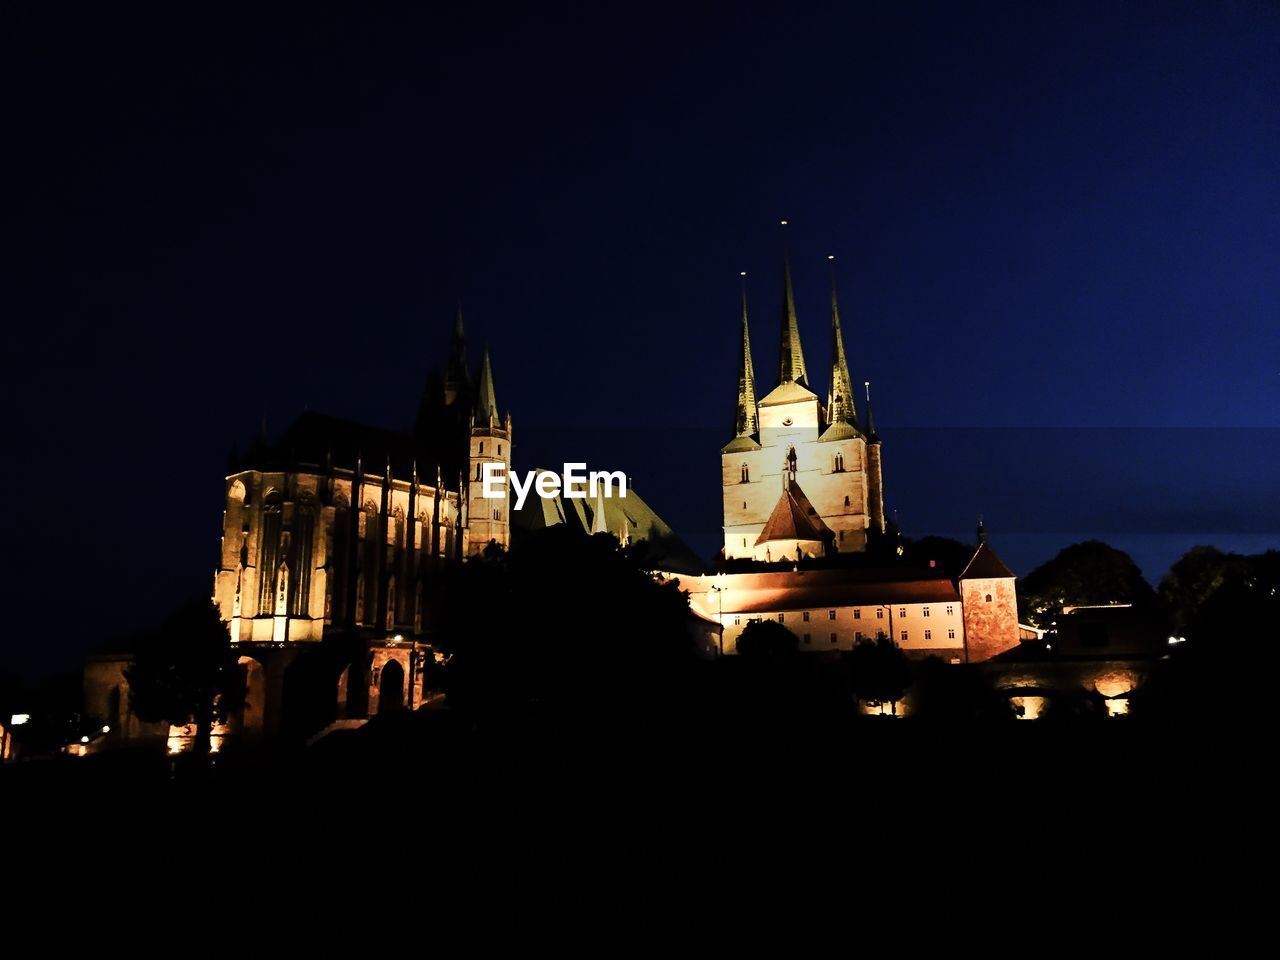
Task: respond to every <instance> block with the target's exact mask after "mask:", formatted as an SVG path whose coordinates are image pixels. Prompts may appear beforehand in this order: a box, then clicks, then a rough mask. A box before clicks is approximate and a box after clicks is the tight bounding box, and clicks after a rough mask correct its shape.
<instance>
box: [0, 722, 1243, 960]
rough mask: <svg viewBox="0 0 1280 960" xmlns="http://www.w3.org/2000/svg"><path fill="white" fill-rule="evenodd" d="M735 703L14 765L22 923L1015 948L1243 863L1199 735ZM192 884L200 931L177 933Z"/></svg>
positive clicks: (13, 846) (1167, 729) (1225, 763)
mask: <svg viewBox="0 0 1280 960" xmlns="http://www.w3.org/2000/svg"><path fill="white" fill-rule="evenodd" d="M748 706H749V705H744V704H742V703H726V702H725V701H724V700H723V699H719V700H714V701H708V702H706V703H703V704H701V705H698V704H692V705H689V704H686V705H684V706H678V707H677V708H676V709H669V708H667V707H665V706H664V705H663V704H654V705H653V710H652V712H651V714H649V715H647V716H641V717H635V718H633V722H630V723H617V722H610V723H609V724H608V725H607V726H605V725H597V724H596V723H595V722H594V721H593V718H592V717H591V716H589V715H581V714H570V715H561V716H551V715H546V714H545V713H542V712H539V711H538V710H536V709H533V710H529V711H526V712H524V713H522V714H520V715H518V716H516V715H508V716H505V717H502V718H500V719H493V720H487V721H477V720H476V719H475V718H473V717H469V716H468V715H466V714H465V713H463V712H460V711H439V712H420V713H417V714H413V715H408V714H400V715H396V716H390V717H383V718H378V719H375V720H373V721H371V722H370V723H369V724H368V726H366V727H365V728H363V729H361V730H359V731H355V732H346V733H337V734H334V735H332V736H330V737H329V738H327V739H325V740H323V741H321V742H320V743H319V744H317V745H316V746H315V747H313V748H311V749H309V750H305V751H293V752H289V753H283V754H278V755H267V754H258V755H257V756H249V755H246V756H242V757H239V758H236V757H232V756H227V757H223V758H219V760H218V762H217V763H216V764H215V766H214V767H213V769H212V770H210V771H207V772H199V771H194V770H193V771H183V770H179V772H178V775H177V776H176V777H173V776H171V772H170V764H169V762H168V761H161V760H157V758H156V757H155V755H154V754H153V753H152V754H146V755H142V754H136V755H130V754H128V753H118V754H115V755H103V756H100V757H89V758H85V759H83V760H67V761H57V762H49V763H45V764H39V763H32V764H26V765H18V766H14V767H11V768H8V769H5V770H4V771H3V778H4V783H3V786H4V792H5V797H6V799H7V801H8V811H9V813H8V817H7V820H8V823H9V824H10V825H11V826H12V825H20V829H18V830H15V831H13V832H12V833H11V834H10V840H9V843H8V845H7V849H8V850H9V851H10V856H9V857H8V858H7V864H8V868H9V869H11V870H12V871H13V873H14V875H15V876H20V877H21V878H22V883H21V886H20V889H18V890H15V891H14V898H15V899H12V900H11V903H13V902H20V901H22V900H23V899H24V898H28V897H29V898H31V899H32V900H33V901H38V900H41V899H42V898H46V899H45V903H46V904H47V903H48V900H47V898H50V897H53V898H63V897H66V896H67V895H68V894H67V891H68V890H69V889H71V890H74V891H75V893H76V895H77V896H80V897H81V898H82V900H83V901H84V904H85V905H88V906H90V907H92V908H94V909H100V910H106V911H107V912H108V913H110V914H111V915H112V916H114V917H116V918H117V919H122V918H126V917H127V918H139V919H144V920H146V919H148V918H151V919H160V918H163V917H167V918H168V920H169V921H170V922H177V923H179V924H191V923H194V924H196V928H199V927H200V925H201V924H213V925H214V926H219V925H221V926H225V925H226V924H228V923H234V922H238V921H234V920H232V919H229V916H231V914H235V911H236V910H241V909H251V906H250V905H255V904H256V905H257V906H256V908H254V909H259V910H265V911H266V915H267V916H268V917H272V918H276V919H277V921H278V922H285V921H284V919H283V918H290V919H289V920H288V922H289V923H301V924H304V925H310V929H311V934H312V935H315V934H316V933H317V932H318V931H322V930H323V929H324V927H323V924H325V923H331V922H336V921H335V920H334V918H330V917H322V916H316V915H315V911H316V910H317V906H318V905H321V904H332V905H333V909H335V910H338V911H340V915H341V916H342V917H345V918H348V919H347V920H344V921H343V923H347V922H356V920H355V918H358V917H365V916H367V915H368V914H367V912H366V911H368V910H374V911H375V913H376V914H377V915H379V916H381V915H382V911H384V910H387V909H390V908H389V907H388V906H387V904H388V898H390V901H391V902H392V903H394V904H395V907H394V909H395V910H397V911H401V910H402V911H406V914H405V916H406V917H419V916H421V917H431V918H434V919H432V921H431V922H432V923H433V924H435V925H439V924H442V923H444V922H445V918H447V917H448V918H454V919H456V918H457V917H459V916H461V915H462V913H463V912H471V911H479V912H480V913H482V914H486V915H489V916H490V917H492V918H496V917H502V918H504V920H503V922H504V923H505V922H507V921H508V920H509V919H510V918H511V917H513V916H515V915H516V914H519V915H521V916H527V917H530V918H531V919H529V920H527V922H528V923H530V924H532V925H533V926H530V927H528V928H527V929H528V930H532V929H533V927H534V926H537V927H543V928H546V927H551V928H555V927H556V926H557V925H558V924H563V923H571V924H573V925H575V926H576V925H579V924H581V923H582V922H584V921H585V920H586V919H587V918H591V919H592V920H593V921H594V922H601V923H608V922H611V921H610V919H609V918H618V917H630V918H631V921H630V922H634V921H635V918H636V916H637V915H643V916H645V917H647V920H645V923H644V925H645V926H646V927H650V928H652V927H654V926H655V925H663V924H667V923H672V922H674V921H675V920H677V919H687V918H694V917H698V916H702V915H709V916H714V917H717V918H720V919H724V918H727V917H729V916H745V917H747V918H750V917H752V916H754V915H755V913H756V910H757V909H762V910H764V911H765V912H764V913H762V914H760V915H759V916H758V917H756V919H755V921H752V922H759V921H763V920H764V919H765V918H773V919H774V920H777V919H779V918H780V917H783V916H803V915H805V914H807V913H808V912H810V911H815V910H816V911H818V912H819V914H820V915H821V916H822V917H823V918H824V919H823V921H822V922H824V923H826V922H833V921H835V920H837V919H838V918H844V920H843V921H841V922H845V923H870V922H873V921H875V922H877V923H882V922H883V921H884V918H885V917H886V916H887V915H888V914H886V913H885V911H893V912H894V913H895V914H901V913H907V914H912V915H917V916H929V917H935V918H936V917H942V916H954V917H957V918H964V917H967V918H968V921H966V922H977V920H978V918H980V917H985V918H987V922H998V924H999V926H1000V931H1001V933H1000V935H1001V936H1013V935H1015V933H1014V931H1016V930H1018V929H1020V928H1021V926H1022V925H1024V924H1035V923H1039V922H1041V921H1043V920H1046V919H1047V918H1052V917H1055V916H1056V917H1057V920H1056V922H1057V923H1059V924H1061V923H1063V918H1064V916H1066V917H1079V918H1087V920H1088V923H1089V924H1091V925H1093V926H1095V927H1096V928H1097V929H1099V930H1101V929H1102V928H1104V927H1108V926H1111V925H1116V924H1121V925H1124V924H1128V923H1129V922H1130V921H1132V920H1133V918H1136V917H1139V916H1143V915H1146V913H1147V911H1149V909H1150V908H1151V907H1152V906H1158V905H1166V906H1167V905H1168V904H1171V903H1178V904H1181V905H1182V907H1181V908H1180V909H1181V911H1182V917H1183V919H1184V920H1185V919H1186V918H1187V916H1189V913H1188V911H1200V910H1210V909H1213V905H1214V904H1215V903H1216V902H1217V899H1215V898H1220V897H1222V896H1224V895H1225V889H1226V888H1224V887H1222V886H1220V885H1217V884H1215V882H1214V878H1221V877H1223V876H1227V875H1228V874H1226V873H1225V872H1224V871H1226V870H1227V864H1228V863H1229V862H1230V860H1231V858H1232V857H1234V856H1235V855H1236V854H1237V852H1238V849H1239V845H1238V841H1237V839H1232V840H1228V839H1227V837H1228V836H1229V835H1230V833H1231V832H1232V830H1233V828H1234V824H1233V822H1232V821H1223V820H1222V819H1220V814H1218V813H1217V812H1215V811H1216V810H1217V809H1218V808H1219V801H1220V799H1221V797H1222V795H1223V794H1224V793H1227V794H1232V791H1234V790H1235V789H1236V788H1235V787H1234V786H1232V784H1233V782H1234V779H1235V777H1234V774H1233V772H1232V770H1233V764H1234V763H1235V762H1236V761H1235V760H1234V759H1233V757H1232V756H1231V753H1230V751H1224V750H1222V749H1220V747H1221V743H1222V742H1221V741H1220V740H1218V738H1217V737H1216V736H1211V735H1210V734H1209V733H1208V731H1207V730H1205V729H1199V728H1197V729H1195V730H1189V729H1187V728H1186V727H1185V726H1183V725H1177V724H1158V723H1142V722H1137V721H1133V720H1123V721H1101V722H1097V723H1083V724H1062V725H1055V724H1052V723H1025V722H1018V721H1007V722H990V723H981V722H978V723H951V724H935V723H929V722H927V721H921V720H914V719H907V720H901V719H888V718H885V719H880V718H866V717H856V716H853V715H852V714H843V715H842V714H841V713H840V712H839V711H832V710H829V709H825V708H824V709H817V710H810V709H807V708H806V707H805V705H803V704H799V703H794V702H793V703H770V702H768V701H767V700H761V701H760V702H759V703H758V704H756V705H755V709H749V708H748ZM1232 795H1234V794H1232ZM197 889H204V890H205V891H206V894H207V896H208V897H210V898H211V900H210V907H209V912H207V913H200V912H199V911H197V912H196V913H192V912H191V903H190V897H191V896H192V895H193V894H194V893H195V891H196V890H197ZM181 904H185V906H179V905H181ZM235 904H240V905H241V906H240V907H236V908H235V909H234V910H233V909H232V907H233V905H235ZM215 905H217V906H215ZM229 910H230V911H231V914H228V912H227V911H229ZM796 910H799V911H800V912H799V913H794V912H793V911H796ZM415 922H419V921H415ZM317 923H319V924H322V926H321V927H316V926H315V924H317ZM926 926H927V925H926ZM1066 926H1067V927H1068V928H1071V929H1074V930H1075V931H1076V932H1080V930H1079V928H1078V926H1076V925H1074V924H1073V923H1072V924H1067V925H1066ZM521 929H525V928H523V927H522V928H521ZM935 932H936V931H935ZM924 933H925V930H924V929H923V928H922V929H920V930H914V929H902V930H901V931H900V936H901V937H905V938H907V939H906V940H904V941H902V943H903V945H904V946H909V945H910V943H911V942H913V941H914V940H915V938H918V937H919V936H922V935H923V934H924Z"/></svg>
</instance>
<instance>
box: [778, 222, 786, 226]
mask: <svg viewBox="0 0 1280 960" xmlns="http://www.w3.org/2000/svg"><path fill="white" fill-rule="evenodd" d="M778 222H779V223H781V224H782V225H783V226H784V227H785V226H786V225H787V221H785V220H779V221H778Z"/></svg>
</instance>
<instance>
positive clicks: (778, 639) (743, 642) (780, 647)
mask: <svg viewBox="0 0 1280 960" xmlns="http://www.w3.org/2000/svg"><path fill="white" fill-rule="evenodd" d="M799 652H800V640H799V638H798V637H797V636H796V635H795V634H794V633H792V632H791V631H790V630H788V629H787V628H786V627H784V626H783V625H782V624H780V623H779V622H778V621H777V620H753V621H751V622H750V623H748V624H747V625H746V626H745V627H744V628H743V630H742V633H741V634H740V635H739V636H738V654H739V656H742V657H745V658H747V659H748V660H751V661H757V662H767V663H770V664H774V665H777V664H781V663H783V662H785V661H787V660H789V659H790V658H792V657H794V656H796V655H797V654H798V653H799Z"/></svg>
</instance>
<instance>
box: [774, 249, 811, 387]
mask: <svg viewBox="0 0 1280 960" xmlns="http://www.w3.org/2000/svg"><path fill="white" fill-rule="evenodd" d="M793 380H794V381H796V382H798V383H800V384H802V385H804V386H807V385H808V382H809V378H808V374H807V373H806V372H805V368H804V349H803V348H802V347H801V346H800V323H799V321H798V320H797V319H796V295H795V291H794V290H792V288H791V255H790V254H789V253H787V252H786V251H784V252H783V256H782V342H781V345H780V347H779V350H778V382H779V383H788V382H791V381H793Z"/></svg>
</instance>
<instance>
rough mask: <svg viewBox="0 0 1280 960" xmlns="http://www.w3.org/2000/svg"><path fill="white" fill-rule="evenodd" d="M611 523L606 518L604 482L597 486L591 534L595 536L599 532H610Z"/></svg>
mask: <svg viewBox="0 0 1280 960" xmlns="http://www.w3.org/2000/svg"><path fill="white" fill-rule="evenodd" d="M608 532H609V525H608V523H606V522H605V518H604V484H598V485H597V486H596V510H595V516H593V517H592V518H591V534H592V536H595V535H596V534H597V533H608Z"/></svg>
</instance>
